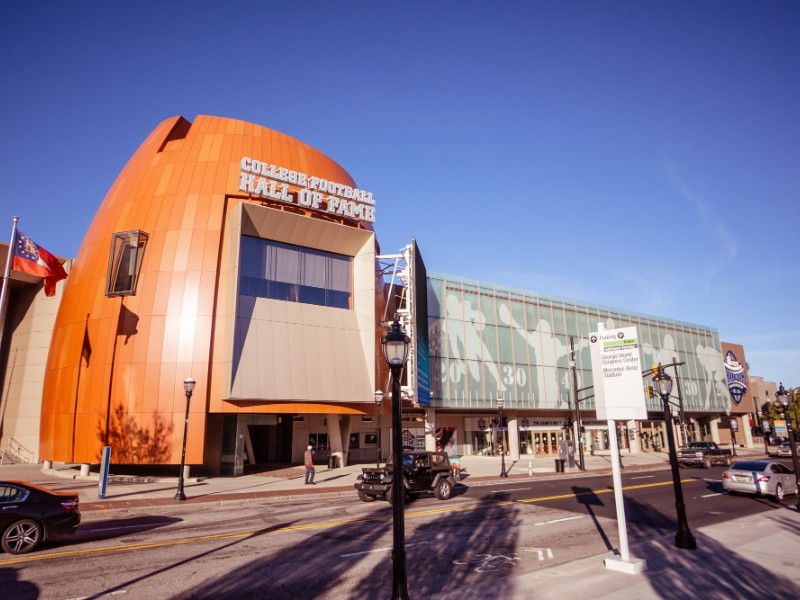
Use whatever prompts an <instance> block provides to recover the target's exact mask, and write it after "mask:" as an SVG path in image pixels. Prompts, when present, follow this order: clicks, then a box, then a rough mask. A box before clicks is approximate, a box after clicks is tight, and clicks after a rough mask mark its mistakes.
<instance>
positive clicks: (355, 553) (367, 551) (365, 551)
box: [339, 542, 427, 558]
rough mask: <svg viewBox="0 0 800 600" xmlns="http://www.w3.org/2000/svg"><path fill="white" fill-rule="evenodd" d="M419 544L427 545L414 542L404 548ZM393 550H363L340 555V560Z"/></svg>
mask: <svg viewBox="0 0 800 600" xmlns="http://www.w3.org/2000/svg"><path fill="white" fill-rule="evenodd" d="M419 544H427V542H415V543H412V544H405V547H406V548H408V547H409V546H418V545H419ZM393 549H394V548H389V547H386V548H375V549H374V550H364V551H363V552H350V553H349V554H340V555H339V557H340V558H346V557H348V556H361V555H362V554H372V553H373V552H391V551H392V550H393Z"/></svg>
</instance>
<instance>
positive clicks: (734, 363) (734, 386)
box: [723, 350, 747, 405]
mask: <svg viewBox="0 0 800 600" xmlns="http://www.w3.org/2000/svg"><path fill="white" fill-rule="evenodd" d="M723 362H724V364H725V376H726V377H727V379H728V391H729V392H730V394H731V398H733V402H734V404H737V405H738V404H739V403H740V402H741V401H742V396H743V395H744V394H745V392H747V378H746V374H745V372H744V366H743V365H742V363H740V362H739V359H738V358H736V355H735V354H734V353H733V352H732V351H730V350H728V351H727V352H726V353H725V360H724V361H723Z"/></svg>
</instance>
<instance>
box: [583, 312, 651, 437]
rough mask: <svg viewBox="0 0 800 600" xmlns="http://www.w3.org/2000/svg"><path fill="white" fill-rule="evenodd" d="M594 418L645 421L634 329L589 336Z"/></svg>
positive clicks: (601, 331) (637, 340)
mask: <svg viewBox="0 0 800 600" xmlns="http://www.w3.org/2000/svg"><path fill="white" fill-rule="evenodd" d="M589 348H590V350H591V357H592V375H593V379H594V397H595V408H596V410H597V418H598V419H603V420H614V421H626V420H630V419H642V420H644V419H647V404H646V403H645V399H644V387H643V384H642V366H641V361H640V359H639V336H638V334H637V332H636V327H623V328H621V329H610V330H607V331H606V330H600V331H597V332H595V333H591V334H589Z"/></svg>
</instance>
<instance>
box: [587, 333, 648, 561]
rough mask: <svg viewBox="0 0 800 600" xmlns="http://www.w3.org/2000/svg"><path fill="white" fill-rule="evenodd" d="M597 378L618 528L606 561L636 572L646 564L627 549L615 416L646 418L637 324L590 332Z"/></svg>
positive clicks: (600, 415) (596, 395) (598, 402)
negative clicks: (616, 545) (612, 554)
mask: <svg viewBox="0 0 800 600" xmlns="http://www.w3.org/2000/svg"><path fill="white" fill-rule="evenodd" d="M589 343H590V351H591V356H592V376H593V379H594V394H595V407H596V410H597V418H598V419H605V420H606V421H607V423H608V441H609V446H610V447H611V477H612V481H613V483H614V503H615V505H616V510H617V526H618V528H619V552H620V556H619V558H617V557H613V558H608V559H606V560H605V561H604V563H603V564H605V567H606V569H610V570H612V571H620V572H622V573H628V574H630V575H635V574H636V573H641V572H642V571H644V570H645V569H646V568H647V563H646V562H645V561H644V560H642V559H640V558H631V555H630V551H629V550H628V524H627V522H626V521H625V503H624V500H623V497H622V474H621V471H620V469H621V465H620V458H619V441H618V440H617V424H616V423H615V420H616V419H620V420H627V419H646V418H647V406H646V405H645V401H644V389H643V387H642V370H641V366H640V364H639V337H638V335H637V333H636V328H635V327H625V328H623V329H614V330H610V331H605V327H603V325H602V323H598V331H597V333H593V334H591V335H590V336H589Z"/></svg>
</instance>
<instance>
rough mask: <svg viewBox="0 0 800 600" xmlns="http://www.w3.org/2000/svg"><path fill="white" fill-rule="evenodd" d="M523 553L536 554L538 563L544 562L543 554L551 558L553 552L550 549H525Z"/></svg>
mask: <svg viewBox="0 0 800 600" xmlns="http://www.w3.org/2000/svg"><path fill="white" fill-rule="evenodd" d="M524 550H525V552H536V554H537V555H538V557H539V562H542V561H543V560H544V557H545V554H547V558H553V551H552V550H551V549H550V548H525V549H524Z"/></svg>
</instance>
